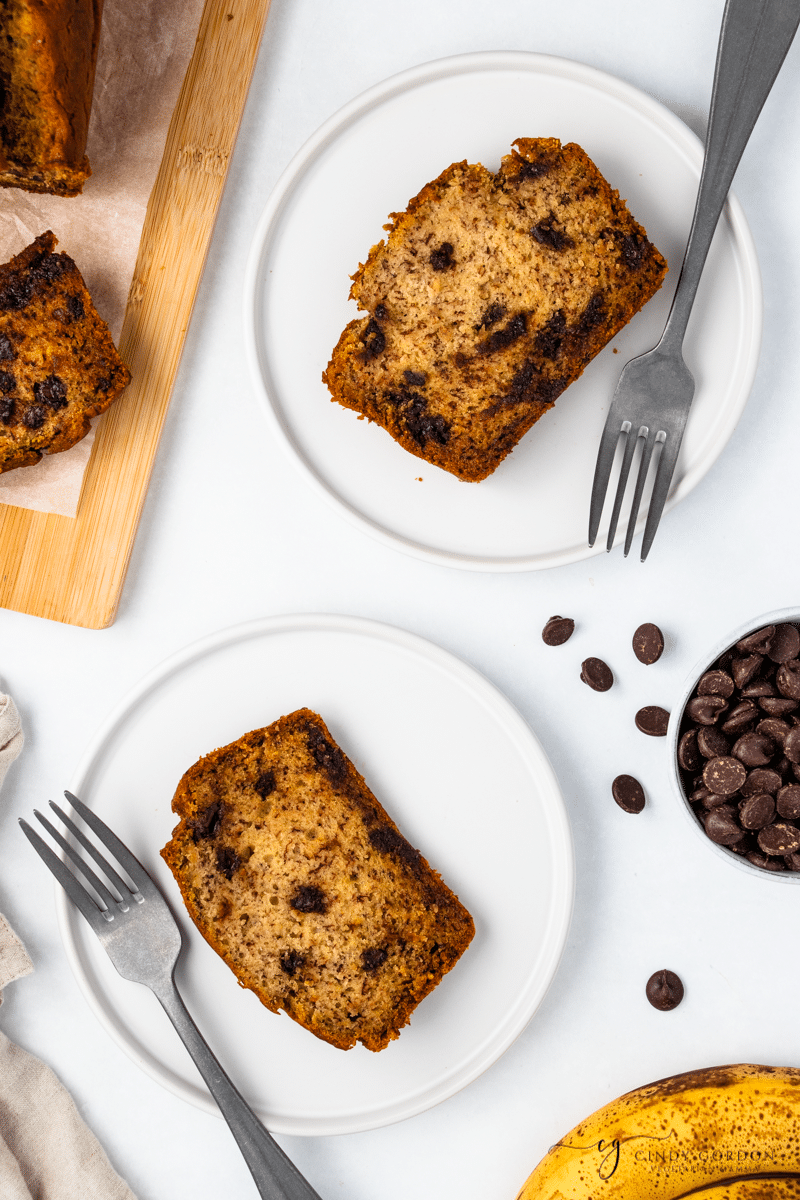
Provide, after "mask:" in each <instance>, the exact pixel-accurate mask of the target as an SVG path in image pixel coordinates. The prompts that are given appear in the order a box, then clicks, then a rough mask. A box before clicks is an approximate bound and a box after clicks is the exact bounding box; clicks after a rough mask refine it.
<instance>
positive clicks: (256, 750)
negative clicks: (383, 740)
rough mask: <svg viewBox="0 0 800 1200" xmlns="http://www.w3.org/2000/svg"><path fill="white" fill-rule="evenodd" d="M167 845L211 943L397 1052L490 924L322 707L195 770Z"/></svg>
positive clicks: (301, 1004) (180, 791) (322, 1013)
mask: <svg viewBox="0 0 800 1200" xmlns="http://www.w3.org/2000/svg"><path fill="white" fill-rule="evenodd" d="M172 807H173V811H174V812H175V813H177V814H178V816H179V817H180V823H179V825H178V826H177V827H176V828H175V830H174V832H173V835H172V840H171V841H170V842H169V843H168V844H167V845H166V846H165V847H164V849H163V850H162V851H161V853H162V856H163V858H164V860H165V861H166V862H167V864H168V865H169V867H170V869H171V870H172V873H173V874H174V876H175V879H176V880H177V882H178V886H179V887H180V889H181V894H182V895H183V899H184V902H185V904H186V908H187V910H188V912H189V915H190V916H191V918H192V920H193V921H194V922H195V924H196V925H197V928H198V929H199V930H200V932H201V933H202V935H203V937H204V938H205V939H206V940H207V941H208V942H209V944H210V945H211V946H212V947H213V948H214V949H215V950H216V951H217V953H218V954H219V955H220V956H221V957H222V958H223V959H224V960H225V962H226V963H227V964H228V966H229V967H230V968H231V970H232V971H233V972H234V974H235V975H236V977H237V978H238V980H239V982H240V983H241V984H242V985H243V986H244V987H247V988H250V989H252V990H253V991H254V992H255V993H256V995H257V996H258V998H259V999H260V1000H261V1002H262V1003H263V1004H264V1005H266V1007H267V1008H269V1009H270V1010H271V1011H272V1012H277V1011H278V1010H279V1009H283V1010H284V1011H286V1012H287V1013H288V1014H289V1016H291V1017H293V1018H294V1020H295V1021H297V1022H299V1024H301V1025H303V1026H304V1027H305V1028H306V1029H309V1030H311V1032H312V1033H314V1034H316V1035H317V1037H319V1038H322V1039H323V1040H324V1041H326V1042H329V1043H330V1044H331V1045H333V1046H337V1047H339V1048H340V1049H342V1050H346V1049H349V1048H350V1047H351V1046H353V1045H355V1043H356V1042H357V1041H360V1042H362V1043H363V1044H364V1045H365V1046H366V1047H367V1048H368V1049H370V1050H381V1049H383V1047H384V1046H386V1045H387V1044H388V1043H389V1041H391V1040H392V1039H393V1038H396V1037H397V1036H398V1033H399V1030H400V1029H401V1028H402V1027H403V1026H404V1025H406V1024H407V1023H408V1020H409V1017H410V1015H411V1013H412V1011H413V1010H414V1009H415V1008H416V1006H417V1005H418V1004H419V1002H420V1001H421V1000H422V999H423V998H424V997H425V996H426V995H427V994H428V993H429V992H430V991H432V989H433V988H434V987H435V986H436V985H437V984H438V983H439V981H440V980H441V978H442V976H443V975H444V974H445V973H446V972H447V971H449V970H450V968H451V967H453V966H454V965H455V963H456V962H457V960H458V958H459V957H460V956H461V954H462V953H463V951H464V950H465V949H466V947H467V946H468V945H469V943H470V941H471V940H472V937H473V934H474V931H475V927H474V924H473V921H472V918H471V917H470V915H469V913H468V912H467V911H466V909H465V908H464V907H463V905H462V904H460V902H459V900H458V899H457V897H456V896H455V895H454V894H453V893H452V892H451V891H450V889H449V888H448V887H447V886H446V885H445V884H444V883H443V882H442V880H441V879H440V877H439V875H438V874H437V873H436V872H435V871H434V870H432V869H431V867H430V866H429V865H428V863H427V862H426V861H425V859H424V858H423V857H422V856H421V855H420V854H419V852H418V851H417V850H415V849H413V847H411V846H410V845H409V843H408V842H407V841H406V839H405V838H404V837H403V835H402V834H401V833H400V831H399V829H398V828H397V826H396V825H395V823H394V822H393V821H392V820H391V818H390V817H389V816H388V814H387V813H386V812H385V810H384V809H383V807H382V806H381V805H380V804H379V802H378V801H377V800H376V798H375V797H374V796H373V794H372V792H371V791H370V790H369V788H368V787H367V785H366V783H365V782H364V779H363V778H362V776H361V775H360V774H359V773H358V771H357V770H356V769H355V767H354V766H353V764H352V763H351V762H350V760H349V759H348V758H347V757H346V755H345V754H344V753H343V752H342V751H341V750H340V748H339V747H338V746H337V745H336V743H335V741H334V740H333V737H332V736H331V733H330V731H329V730H328V728H327V727H326V725H325V723H324V721H323V720H322V718H321V717H319V716H318V715H317V714H316V713H314V712H311V711H310V710H309V709H299V710H298V711H297V712H294V713H291V714H289V715H288V716H285V717H281V718H280V720H278V721H276V722H274V723H273V724H272V725H270V726H268V727H267V728H265V729H257V730H253V731H252V732H251V733H247V734H244V735H243V737H241V738H239V739H238V740H237V741H235V742H232V743H231V744H230V745H228V746H224V747H222V749H220V750H215V751H214V752H213V753H212V754H209V755H206V756H205V757H204V758H201V759H200V761H199V762H197V763H195V765H194V766H193V767H191V768H190V769H189V770H188V771H187V772H186V774H185V775H184V776H183V778H182V779H181V781H180V783H179V784H178V788H177V791H176V793H175V797H174V799H173V802H172Z"/></svg>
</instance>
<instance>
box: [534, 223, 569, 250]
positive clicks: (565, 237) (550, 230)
mask: <svg viewBox="0 0 800 1200" xmlns="http://www.w3.org/2000/svg"><path fill="white" fill-rule="evenodd" d="M553 222H554V218H553V216H552V215H551V216H549V217H545V219H544V220H543V221H540V222H539V223H538V225H534V226H533V227H532V228H531V237H532V238H533V239H534V241H536V242H538V243H539V245H540V246H548V247H549V248H550V249H551V250H566V248H567V246H571V245H573V241H572V238H571V237H570V236H569V234H567V233H565V232H564V231H563V230H562V229H557V228H556V226H555V225H554V223H553Z"/></svg>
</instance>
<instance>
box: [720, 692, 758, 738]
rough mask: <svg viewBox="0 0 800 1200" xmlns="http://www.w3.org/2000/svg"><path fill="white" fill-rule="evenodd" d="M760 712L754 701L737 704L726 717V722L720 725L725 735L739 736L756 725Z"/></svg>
mask: <svg viewBox="0 0 800 1200" xmlns="http://www.w3.org/2000/svg"><path fill="white" fill-rule="evenodd" d="M758 716H759V711H758V708H757V706H756V705H755V704H754V703H753V701H752V700H742V702H741V704H736V705H734V707H733V708H732V709H731V710H730V711H729V712H728V713H726V715H725V720H724V721H723V722H722V724H721V725H720V729H721V730H722V732H723V733H730V734H734V735H735V734H738V733H744V731H745V730H746V729H747V728H748V727H749V726H750V725H753V724H754V723H755V721H756V720H757V719H758Z"/></svg>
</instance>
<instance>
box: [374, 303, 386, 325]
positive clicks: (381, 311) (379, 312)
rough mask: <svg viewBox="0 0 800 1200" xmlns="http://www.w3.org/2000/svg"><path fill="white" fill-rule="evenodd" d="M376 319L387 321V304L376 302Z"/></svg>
mask: <svg viewBox="0 0 800 1200" xmlns="http://www.w3.org/2000/svg"><path fill="white" fill-rule="evenodd" d="M375 320H376V321H385V320H386V305H385V304H376V305H375Z"/></svg>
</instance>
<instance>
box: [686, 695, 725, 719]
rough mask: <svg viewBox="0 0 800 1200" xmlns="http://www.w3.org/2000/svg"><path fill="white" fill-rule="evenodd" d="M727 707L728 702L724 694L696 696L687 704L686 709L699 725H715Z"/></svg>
mask: <svg viewBox="0 0 800 1200" xmlns="http://www.w3.org/2000/svg"><path fill="white" fill-rule="evenodd" d="M727 707H728V702H727V700H724V699H723V698H722V696H694V697H693V698H692V699H691V700H690V701H689V703H688V704H687V705H686V711H687V713H688V714H689V716H690V717H691V718H692V720H693V721H695V722H696V723H697V724H698V725H713V724H714V722H715V721H716V720H717V719H718V718H719V716H720V713H724V712H725V711H726V710H727Z"/></svg>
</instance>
